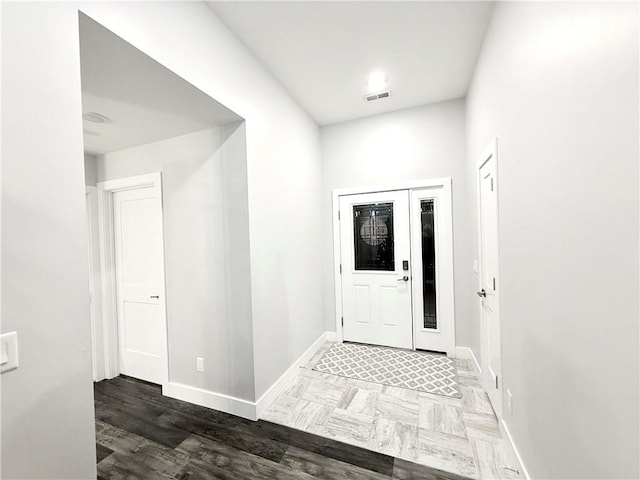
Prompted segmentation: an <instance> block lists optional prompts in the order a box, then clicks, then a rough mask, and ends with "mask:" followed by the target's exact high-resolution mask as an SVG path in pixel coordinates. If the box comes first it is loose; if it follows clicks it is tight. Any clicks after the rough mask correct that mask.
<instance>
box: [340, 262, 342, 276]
mask: <svg viewBox="0 0 640 480" xmlns="http://www.w3.org/2000/svg"><path fill="white" fill-rule="evenodd" d="M340 275H342V264H340Z"/></svg>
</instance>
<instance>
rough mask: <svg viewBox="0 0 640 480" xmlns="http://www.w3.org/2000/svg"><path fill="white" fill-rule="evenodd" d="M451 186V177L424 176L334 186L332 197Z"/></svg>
mask: <svg viewBox="0 0 640 480" xmlns="http://www.w3.org/2000/svg"><path fill="white" fill-rule="evenodd" d="M444 185H449V186H451V177H442V178H425V179H422V180H410V181H407V182H397V183H391V184H389V183H387V184H384V185H369V186H365V187H348V188H336V189H334V190H332V192H333V197H334V198H335V197H341V196H343V195H357V194H360V193H375V192H393V191H394V190H414V189H416V188H428V187H440V186H444Z"/></svg>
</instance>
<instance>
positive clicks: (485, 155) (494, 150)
mask: <svg viewBox="0 0 640 480" xmlns="http://www.w3.org/2000/svg"><path fill="white" fill-rule="evenodd" d="M491 159H493V160H494V162H495V175H496V183H495V188H496V196H497V199H496V228H497V230H498V235H496V250H497V252H498V255H497V258H496V262H497V275H498V278H497V279H496V283H497V284H498V289H497V290H496V291H495V295H496V297H497V298H496V305H498V311H497V316H498V324H499V329H498V332H499V335H500V372H499V375H500V376H499V378H498V389H497V390H498V394H497V395H496V398H497V400H498V402H497V405H493V403H494V402H492V406H493V409H494V411H495V413H496V416H497V417H498V418H502V413H503V412H502V404H503V403H504V402H503V398H502V397H503V395H504V390H505V389H504V388H503V387H504V370H503V367H504V365H503V362H502V358H503V355H502V353H503V341H502V337H503V335H502V271H501V268H500V203H499V201H500V181H499V180H498V138H497V137H496V138H493V139H492V140H491V142H490V143H489V145H488V146H487V147H486V148H485V149H484V151H483V152H482V155H480V157H479V158H478V161H477V162H476V174H475V177H476V208H477V213H476V218H477V222H478V260H479V261H478V281H477V286H478V291H480V290H482V288H483V285H482V281H483V278H484V270H483V269H484V268H485V267H484V262H483V261H482V206H481V204H480V188H481V181H482V179H481V175H480V169H481V168H482V166H483V165H484V164H485V163H487V162H488V161H489V160H491ZM478 312H479V318H480V352H481V353H480V357H481V358H480V379H481V383H482V386H483V388H484V389H485V390H486V391H487V392H488V391H489V387H492V388H495V387H494V386H492V385H490V383H491V382H489V378H488V376H489V375H490V372H489V368H488V363H487V362H488V355H489V352H488V351H487V340H488V339H487V329H486V324H485V319H484V307H483V304H482V299H480V301H479V303H478ZM489 400H491V398H489Z"/></svg>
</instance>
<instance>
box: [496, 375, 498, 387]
mask: <svg viewBox="0 0 640 480" xmlns="http://www.w3.org/2000/svg"><path fill="white" fill-rule="evenodd" d="M497 389H498V376H497V375H496V390H497Z"/></svg>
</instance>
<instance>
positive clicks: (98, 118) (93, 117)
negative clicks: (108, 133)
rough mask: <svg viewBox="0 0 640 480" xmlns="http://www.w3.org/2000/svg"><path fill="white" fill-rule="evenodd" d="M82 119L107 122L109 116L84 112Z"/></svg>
mask: <svg viewBox="0 0 640 480" xmlns="http://www.w3.org/2000/svg"><path fill="white" fill-rule="evenodd" d="M82 119H83V120H86V121H87V122H93V123H109V122H110V121H111V120H110V119H109V117H105V116H104V115H102V114H101V113H97V112H84V113H83V114H82Z"/></svg>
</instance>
